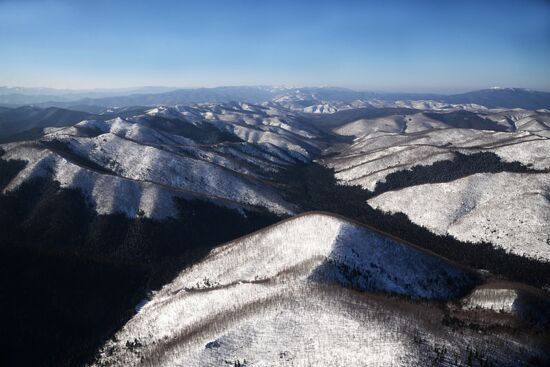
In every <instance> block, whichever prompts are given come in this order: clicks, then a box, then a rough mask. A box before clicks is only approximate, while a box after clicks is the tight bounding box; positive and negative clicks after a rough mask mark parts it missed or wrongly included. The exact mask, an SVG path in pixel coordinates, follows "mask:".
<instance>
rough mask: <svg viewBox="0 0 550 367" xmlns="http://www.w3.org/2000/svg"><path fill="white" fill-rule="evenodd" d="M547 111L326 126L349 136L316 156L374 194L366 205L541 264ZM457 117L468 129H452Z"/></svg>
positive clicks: (549, 166) (549, 148)
mask: <svg viewBox="0 0 550 367" xmlns="http://www.w3.org/2000/svg"><path fill="white" fill-rule="evenodd" d="M448 116H449V117H448ZM548 116H549V115H548V114H547V113H546V112H545V111H540V112H536V111H527V110H512V111H509V110H488V111H486V110H485V109H482V110H480V111H479V112H478V113H473V112H468V113H467V114H466V115H462V112H460V113H459V114H457V113H449V112H441V113H433V112H429V113H428V112H422V113H413V114H411V115H390V116H386V117H381V118H374V119H360V120H357V121H354V122H351V123H348V124H345V125H343V126H341V127H338V128H336V129H334V132H335V133H337V134H340V135H350V136H353V137H355V139H354V140H353V142H352V143H351V144H349V145H346V146H340V147H339V148H338V153H339V154H338V155H335V156H332V157H331V158H328V159H325V160H323V162H324V164H326V165H327V166H329V167H331V168H334V170H335V174H336V177H337V178H338V179H339V180H340V181H341V182H342V183H345V184H349V185H361V186H362V187H363V188H365V189H367V190H370V191H373V192H375V193H376V194H378V193H380V194H379V195H377V196H376V197H374V198H372V199H371V200H369V204H370V205H372V206H373V207H375V208H379V209H381V210H383V211H387V212H391V213H398V212H401V213H405V214H407V216H408V217H409V218H410V219H411V220H412V221H413V222H415V223H417V224H419V225H421V226H424V227H426V228H428V229H430V230H432V231H434V232H435V233H439V234H451V235H453V236H455V237H456V238H458V239H460V240H462V241H467V242H472V243H476V242H484V241H485V242H490V243H493V244H495V245H497V246H500V247H502V248H504V249H505V250H506V251H511V252H513V253H516V254H520V255H526V256H530V257H534V258H542V259H544V260H546V261H548V260H549V259H550V253H549V252H548V250H547V248H548V244H547V241H548V238H550V237H549V235H548V234H549V233H550V227H549V226H548V223H550V206H549V203H548V199H547V197H548V190H549V186H548V183H549V182H550V161H549V159H548V157H549V154H548V153H549V152H550V140H549V139H548V137H547V134H548V132H549V131H550V130H549V129H548V126H547V125H546V123H547V119H548ZM463 121H467V122H468V125H466V126H467V127H468V128H455V126H457V125H458V126H461V125H464V123H463ZM489 128H492V130H493V131H491V130H480V129H489ZM495 130H497V131H495ZM498 130H504V131H502V132H501V131H498Z"/></svg>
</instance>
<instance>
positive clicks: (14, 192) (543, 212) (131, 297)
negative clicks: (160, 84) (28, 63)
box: [0, 88, 550, 366]
mask: <svg viewBox="0 0 550 367" xmlns="http://www.w3.org/2000/svg"><path fill="white" fill-rule="evenodd" d="M263 90H264V92H265V93H268V94H270V95H271V94H273V95H275V96H277V98H278V99H277V101H267V102H262V103H257V104H256V103H249V102H223V103H201V104H183V105H181V104H176V105H156V106H148V107H144V106H129V107H116V106H111V107H108V108H103V107H101V108H94V109H90V111H91V112H85V113H83V112H78V111H70V110H62V109H58V108H56V109H51V110H50V109H43V108H37V107H25V108H21V109H13V108H3V109H0V116H2V115H4V114H6V116H19V117H20V118H19V117H18V118H19V120H6V122H5V123H6V124H7V125H8V126H9V128H10V129H15V130H11V131H10V134H9V136H8V137H7V138H6V140H5V141H6V142H7V143H4V144H1V145H0V171H1V173H2V174H1V175H0V189H1V190H2V194H1V195H0V222H1V223H2V224H5V230H3V231H1V232H0V243H5V244H7V245H8V246H3V247H2V246H0V251H2V254H3V256H4V257H3V258H4V259H5V260H4V262H3V267H2V269H3V271H4V272H5V273H6V276H4V279H12V278H14V277H15V278H17V277H19V275H17V274H21V272H23V273H24V274H25V279H29V281H28V282H27V283H26V286H25V287H24V288H21V289H19V288H17V287H16V288H14V287H11V283H5V284H4V285H3V287H9V289H10V290H9V292H10V293H12V294H13V295H14V296H13V297H11V298H10V299H8V300H6V302H12V303H10V304H11V306H10V307H8V309H9V310H11V311H10V312H7V313H6V314H10V315H13V317H10V320H8V321H7V324H8V326H7V329H9V330H10V331H9V333H11V334H13V335H14V338H12V339H9V341H7V342H6V343H8V344H9V348H11V349H10V350H18V349H17V348H21V347H20V346H19V344H17V343H16V342H15V341H17V340H19V339H18V338H25V340H31V341H32V343H33V344H36V343H39V342H40V341H41V342H42V343H43V344H41V345H42V346H43V348H42V349H45V350H47V351H53V349H55V348H58V347H57V346H59V345H63V346H64V348H63V350H61V349H59V348H58V349H56V352H55V353H53V352H52V353H51V354H50V355H52V361H58V358H61V359H63V360H64V361H66V364H67V365H74V363H73V362H74V361H75V360H78V361H80V362H79V363H81V362H82V361H88V362H89V363H93V362H91V359H90V358H92V356H93V355H94V353H95V352H96V351H97V348H99V346H101V345H104V348H103V349H102V354H101V356H100V359H99V360H96V361H95V363H96V364H97V365H101V364H102V363H105V364H107V365H119V364H121V361H124V362H125V363H126V364H130V365H131V364H142V365H158V364H161V365H162V364H165V365H177V364H178V363H179V364H181V363H183V362H182V361H183V360H185V361H191V362H192V363H191V364H193V365H219V364H220V361H221V362H222V363H225V362H226V361H228V362H229V363H230V364H233V365H235V364H237V365H238V364H239V363H240V364H241V365H264V364H268V365H298V366H300V365H311V364H317V365H318V364H321V363H322V362H324V361H326V360H327V356H328V354H327V353H329V354H332V355H334V356H336V358H337V360H336V362H334V364H336V365H364V364H365V363H367V364H368V363H370V362H372V364H376V363H380V361H381V363H382V364H385V365H431V364H436V365H444V366H451V365H467V364H468V363H470V362H469V361H473V359H474V358H478V362H479V364H487V363H488V361H491V363H493V364H494V365H504V366H507V365H510V366H512V365H517V364H518V362H517V361H526V362H525V363H524V364H526V365H529V363H531V362H529V361H535V362H536V361H543V362H542V363H544V362H546V361H547V359H548V356H547V355H545V354H544V351H545V350H547V348H545V347H544V346H543V345H544V343H543V342H544V336H546V335H547V325H548V323H547V320H548V316H547V314H546V313H545V312H544V310H545V307H546V305H547V304H548V303H547V302H546V301H545V300H546V298H545V297H546V295H545V291H543V290H540V289H539V290H533V289H532V288H530V287H528V286H527V285H525V284H519V285H518V284H517V283H513V285H508V284H509V283H507V282H504V283H503V280H502V279H495V277H501V278H503V279H508V280H511V281H515V282H524V283H527V284H529V285H532V286H536V287H539V288H544V287H547V286H548V284H550V262H549V259H550V253H549V252H548V250H547V247H548V245H547V242H548V233H550V227H549V226H548V223H549V222H550V217H549V213H550V207H549V205H548V197H549V196H548V193H549V189H550V187H549V185H548V182H550V176H549V175H550V160H549V157H550V154H549V152H550V143H549V142H550V140H549V139H550V135H549V134H550V129H549V126H550V112H549V111H548V110H546V109H538V110H527V109H521V108H514V109H506V108H487V107H483V106H480V105H477V104H475V103H468V104H453V103H447V102H444V101H437V100H435V99H421V100H419V99H407V98H402V99H398V100H385V99H376V100H374V99H370V100H365V99H360V98H359V99H355V97H356V96H355V95H353V94H350V95H348V96H347V97H346V98H348V97H349V99H348V100H340V99H337V98H335V97H334V95H335V94H338V93H344V92H343V91H339V90H327V89H323V90H321V89H309V90H307V89H300V90H299V91H298V90H296V89H269V88H265V89H263ZM226 92H227V91H226ZM248 92H251V91H248ZM352 97H353V99H352ZM50 111H53V112H51V113H50ZM10 114H11V115H10ZM25 116H28V117H25ZM56 116H57V117H59V118H57V117H56ZM65 117H66V118H65ZM75 119H76V120H77V121H75ZM13 124H16V125H17V126H16V127H14V126H12V125H13ZM13 132H15V133H13ZM331 170H334V171H331ZM308 210H325V211H327V210H328V211H331V212H334V213H339V214H342V215H345V216H347V217H350V218H353V219H355V220H359V221H361V222H363V223H369V224H371V225H372V226H373V227H376V228H379V229H383V230H384V231H385V232H383V233H381V232H379V231H377V230H374V229H373V228H371V227H367V228H366V227H363V226H361V225H358V224H357V223H355V222H353V221H350V220H347V219H342V218H341V217H337V216H333V215H330V214H320V213H316V214H315V213H314V214H308V215H303V216H299V217H297V218H294V219H291V220H287V221H285V222H282V223H280V224H279V225H277V226H275V227H270V228H268V229H266V230H265V231H262V232H258V233H256V234H254V235H253V236H250V237H245V238H242V239H239V240H235V241H233V242H230V243H229V244H228V245H226V246H224V247H221V248H218V249H215V247H216V246H217V245H219V244H221V243H222V242H226V241H229V240H231V239H234V238H236V237H238V236H241V235H244V234H247V233H250V232H252V231H255V230H258V229H260V228H263V227H265V226H267V225H270V224H272V223H275V222H277V221H280V220H282V219H284V218H285V217H289V216H292V215H294V214H299V213H301V212H304V211H308ZM406 241H410V242H411V243H414V245H411V244H409V243H408V242H406ZM420 248H423V250H421V249H420ZM426 249H429V250H430V251H434V253H431V252H427V251H426ZM435 253H437V255H436V254H435ZM444 257H445V258H448V259H452V260H453V261H455V262H452V261H449V260H446V259H445V258H444ZM75 261H79V263H78V264H79V266H77V267H75V266H74V265H73V264H74V262H75ZM464 265H468V266H470V267H473V268H475V269H484V271H483V272H481V273H482V276H480V274H478V272H477V271H476V270H471V269H470V268H467V267H465V266H464ZM52 268H54V269H56V270H55V271H52ZM76 268H78V271H77V272H76V273H77V274H75V269H76ZM4 269H7V270H4ZM10 269H11V270H10ZM35 269H39V270H35ZM13 274H15V276H14V275H13ZM144 274H145V275H144ZM177 274H179V276H177V277H176V278H175V279H174V276H176V275H177ZM77 275H78V276H77ZM33 277H35V278H37V279H39V281H36V279H35V278H33ZM56 277H57V278H56ZM485 278H488V279H490V284H489V283H487V284H485V283H484V282H485ZM52 279H54V280H55V281H52ZM59 279H63V281H61V282H60V281H59ZM43 280H44V281H45V282H46V284H48V286H47V287H44V286H42V281H43ZM48 281H49V283H48ZM166 282H168V284H166ZM479 282H482V284H479ZM499 282H501V283H499ZM82 284H86V288H87V289H88V288H89V289H90V292H93V294H94V296H93V297H94V304H93V305H91V306H90V305H89V304H88V303H87V302H86V298H85V297H82V294H81V292H82ZM162 284H166V286H165V287H164V288H163V289H162V290H161V291H160V292H158V293H157V294H156V295H155V296H154V297H153V299H152V300H151V301H150V302H148V303H147V305H145V307H143V308H142V309H141V311H140V312H139V313H138V314H137V315H136V316H135V317H134V318H133V319H131V320H130V321H129V322H128V324H127V325H126V326H125V327H124V328H122V329H121V330H120V331H119V332H118V333H117V334H116V335H117V336H116V339H114V340H113V341H112V342H109V343H107V344H105V340H106V339H107V338H108V336H109V335H112V333H113V332H115V328H118V327H121V325H122V324H121V322H122V321H123V320H127V317H129V312H128V310H129V309H132V308H133V307H134V305H135V304H136V303H137V302H138V300H139V299H141V298H143V296H144V294H145V293H146V291H147V290H148V289H158V288H159V287H160V286H161V285H162ZM112 287H116V288H117V289H119V290H120V292H113V291H112V289H111V288H112ZM525 287H527V288H525ZM44 289H48V290H49V289H52V292H48V293H44ZM526 289H527V290H526ZM34 294H37V295H39V296H33V295H34ZM37 297H39V298H40V302H38V303H37V304H40V305H41V306H42V309H43V310H44V314H45V315H47V317H46V318H43V317H42V315H41V314H38V313H36V312H34V311H32V310H30V309H29V308H25V307H20V305H19V304H18V303H17V301H16V300H17V299H25V300H27V302H25V305H27V306H28V307H31V305H33V304H35V303H36V302H35V301H36V298H37ZM11 299H13V300H14V301H11ZM60 302H61V304H62V306H59V304H60ZM75 304H76V305H81V307H79V306H74V305H75ZM27 306H26V307H27ZM81 308H82V310H84V311H82V313H81V311H80V309H81ZM59 309H64V310H65V312H63V313H60V312H58V310H59ZM67 320H69V321H67ZM91 320H92V321H91ZM95 320H98V321H97V322H96V321H95ZM319 320H322V322H319ZM90 322H93V323H94V327H91V326H90ZM72 323H78V324H79V325H84V326H82V330H85V331H84V332H81V331H80V329H79V330H77V331H75V329H72V328H59V327H58V325H60V324H63V325H65V324H67V325H68V324H72ZM96 324H97V325H96ZM20 325H22V326H23V327H20ZM37 325H39V326H40V327H39V330H40V332H36V329H37ZM29 328H30V329H32V330H33V333H32V337H29V335H30V334H29V333H28V332H27V331H26V330H29ZM532 328H535V329H532ZM480 330H481V332H480ZM533 330H538V331H536V332H533ZM545 333H546V334H545ZM45 335H54V336H55V337H53V338H51V339H48V340H47V341H44V339H45V337H44V336H45ZM350 335H351V336H353V338H351V339H350ZM537 335H538V336H537ZM541 335H542V336H541ZM165 337H166V338H165ZM29 338H30V339H29ZM32 338H35V339H32ZM340 341H342V342H340ZM343 341H345V343H343ZM457 341H458V342H457ZM65 346H66V347H65ZM83 346H85V347H83ZM365 346H367V347H365ZM64 349H67V351H65V350H64ZM73 354H74V356H73ZM59 356H61V357H59ZM358 358H359V359H358ZM529 358H530V359H529ZM245 360H246V362H245ZM365 361H366V362H365ZM434 361H435V362H434ZM180 362H181V363H180ZM340 362H341V363H340ZM531 364H533V363H531ZM520 365H521V364H520Z"/></svg>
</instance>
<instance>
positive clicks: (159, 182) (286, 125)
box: [2, 103, 326, 218]
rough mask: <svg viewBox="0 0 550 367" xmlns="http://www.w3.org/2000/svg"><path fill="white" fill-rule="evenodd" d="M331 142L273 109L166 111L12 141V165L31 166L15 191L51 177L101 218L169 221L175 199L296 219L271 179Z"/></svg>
mask: <svg viewBox="0 0 550 367" xmlns="http://www.w3.org/2000/svg"><path fill="white" fill-rule="evenodd" d="M325 144H326V143H324V142H323V141H321V139H319V135H318V132H317V131H316V130H315V129H312V128H311V127H309V126H306V125H304V124H302V123H301V122H300V121H299V119H298V118H297V117H296V116H295V115H293V114H292V113H288V111H286V112H285V111H279V110H277V109H275V108H273V107H262V106H255V105H250V104H245V103H232V104H223V105H216V104H209V105H200V106H174V107H156V108H153V109H150V110H148V111H146V113H145V114H141V115H136V116H132V117H128V118H126V119H123V118H120V117H118V118H115V119H112V120H107V121H95V120H85V121H82V122H79V123H78V124H76V125H74V126H71V127H66V128H48V129H45V135H44V136H43V137H42V138H41V139H40V140H39V141H35V142H20V143H12V144H5V145H2V149H3V151H5V154H4V155H3V159H7V160H10V159H19V160H23V161H26V162H27V166H26V167H25V169H24V170H23V171H22V172H20V173H19V175H17V176H16V177H15V178H14V179H13V180H12V182H10V183H9V185H7V187H6V188H5V191H11V190H15V189H17V188H18V187H19V186H20V185H21V184H22V183H23V182H26V181H27V180H29V179H30V178H32V177H34V176H36V175H41V176H44V175H46V174H51V175H53V178H54V179H55V180H57V181H59V182H60V184H61V187H71V188H79V189H81V190H82V191H83V193H84V194H85V196H87V197H88V199H89V201H90V202H91V203H92V205H93V206H94V207H95V209H96V211H97V212H98V213H101V214H109V213H115V212H122V213H125V214H126V215H128V216H131V217H132V216H135V215H136V214H137V213H139V212H141V211H142V212H143V213H144V214H145V215H146V216H149V217H154V218H164V217H166V216H170V215H173V214H174V210H175V208H174V205H173V202H172V200H171V198H172V197H174V196H181V197H184V198H201V199H206V200H209V201H213V202H215V203H219V204H221V205H229V206H232V207H240V206H247V207H250V206H252V207H259V208H265V209H268V210H270V211H272V212H275V213H280V214H283V213H284V214H289V213H292V212H293V210H294V207H293V205H292V204H290V203H287V202H286V201H285V200H284V199H282V197H281V196H280V194H279V193H278V192H277V191H276V190H275V189H274V188H273V187H272V184H271V182H270V178H271V176H272V175H273V173H275V172H277V171H279V170H280V169H281V168H282V167H285V166H288V165H289V164H294V163H297V162H307V161H309V160H310V159H311V158H312V157H313V155H314V154H316V152H318V151H319V150H320V149H322V148H323V147H324V145H325Z"/></svg>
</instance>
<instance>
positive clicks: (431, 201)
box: [369, 172, 550, 261]
mask: <svg viewBox="0 0 550 367" xmlns="http://www.w3.org/2000/svg"><path fill="white" fill-rule="evenodd" d="M549 182H550V174H548V173H540V174H521V173H508V172H502V173H496V174H489V173H480V174H475V175H472V176H468V177H465V178H461V179H458V180H455V181H451V182H445V183H436V184H425V185H418V186H412V187H408V188H404V189H401V190H398V191H388V192H386V193H383V194H381V195H379V196H377V197H375V198H373V199H370V200H369V204H370V205H372V206H373V207H375V208H379V209H382V210H384V211H388V212H392V213H395V212H401V213H405V214H407V216H408V217H409V218H410V219H411V220H412V221H413V222H414V223H417V224H419V225H421V226H424V227H426V228H428V229H430V230H431V231H434V232H435V233H438V234H446V233H448V234H451V235H452V236H454V237H456V238H457V239H459V240H461V241H467V242H483V241H485V242H490V243H493V244H495V245H497V246H499V247H502V248H504V249H506V250H507V251H511V252H512V253H515V254H519V255H524V256H529V257H532V258H536V259H541V260H544V261H550V247H549V246H548V241H549V240H550V235H549V234H550V201H549V200H548V193H549V191H548V190H549V186H548V184H549ZM495 193H498V194H495ZM426 208H430V209H429V210H426Z"/></svg>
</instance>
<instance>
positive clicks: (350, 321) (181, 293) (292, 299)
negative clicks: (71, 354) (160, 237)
mask: <svg viewBox="0 0 550 367" xmlns="http://www.w3.org/2000/svg"><path fill="white" fill-rule="evenodd" d="M476 279H477V275H476V274H474V273H473V272H471V271H470V270H467V269H465V268H462V267H461V266H458V265H456V264H453V263H451V262H448V261H447V260H445V259H443V258H440V257H438V256H436V255H433V254H430V253H426V252H424V251H422V250H419V249H417V248H415V247H411V246H410V245H407V244H404V243H401V242H399V241H397V240H395V239H393V238H391V237H387V236H385V235H383V234H381V233H378V232H375V231H373V230H371V229H368V228H365V227H362V226H361V225H358V224H356V223H353V222H349V221H347V220H345V219H343V218H341V217H335V216H332V215H328V214H324V213H311V214H306V215H302V216H299V217H295V218H293V219H290V220H287V221H285V222H282V223H279V224H277V225H274V226H272V227H269V228H267V229H265V230H261V231H259V232H257V233H255V234H252V235H249V236H246V237H244V238H241V239H238V240H235V241H232V242H230V243H228V244H227V245H225V246H222V247H220V248H217V249H216V250H214V251H212V252H211V254H210V255H209V256H208V257H207V258H206V259H205V260H203V261H201V262H200V263H198V264H196V265H194V266H193V267H191V268H190V269H188V270H185V271H183V272H182V273H181V274H180V275H179V276H178V277H177V278H176V279H175V280H174V281H173V282H171V283H170V284H168V285H166V286H165V287H164V288H163V289H162V290H160V291H159V292H158V293H156V294H155V295H154V297H153V298H152V299H151V300H150V301H149V302H147V303H146V304H145V305H144V306H143V307H142V308H141V309H140V310H139V312H138V313H137V314H136V316H134V318H133V319H131V320H130V321H129V322H128V323H127V324H126V325H125V326H124V327H123V328H122V329H121V330H120V331H119V332H118V333H117V334H116V336H115V338H113V339H112V340H111V341H109V342H108V343H107V344H106V345H105V346H104V347H103V348H102V350H101V353H100V355H99V359H98V360H97V361H96V362H95V363H94V365H97V366H115V365H117V366H118V365H127V366H132V365H143V366H153V365H155V366H176V365H181V364H187V365H200V366H219V365H223V364H224V363H229V364H234V363H237V362H238V363H241V364H242V365H246V366H265V365H272V366H287V365H293V366H310V365H325V364H326V363H327V361H331V364H332V365H336V366H364V365H372V366H380V365H384V366H409V365H431V364H432V363H433V361H434V359H438V358H439V359H440V362H441V365H450V364H452V362H453V361H454V363H458V362H460V363H463V364H465V363H466V361H467V359H468V354H469V352H468V351H469V349H470V348H474V346H475V349H476V350H477V352H476V353H478V354H479V355H480V358H482V359H484V361H486V360H487V359H489V360H490V361H491V362H492V363H496V364H498V365H502V366H512V365H516V363H517V361H518V358H519V356H520V353H527V354H533V355H539V354H541V351H540V350H539V351H537V347H535V345H530V344H529V342H528V341H526V340H524V341H521V340H520V339H519V338H517V337H514V336H512V335H509V334H507V333H505V332H504V333H502V334H498V333H492V332H489V333H487V332H483V333H479V332H475V331H471V330H468V329H462V330H461V331H460V332H457V331H456V329H453V328H450V327H444V326H442V325H441V324H440V321H439V320H440V318H441V317H443V315H442V314H441V311H440V310H438V308H437V307H435V304H431V303H429V302H425V303H424V304H423V305H422V306H419V305H415V304H414V303H408V302H407V301H402V300H400V299H399V298H398V299H396V298H387V296H385V295H382V294H378V295H376V294H372V293H365V291H378V292H383V293H385V294H387V293H389V294H399V295H406V296H411V297H421V298H427V299H433V298H436V299H444V300H445V299H450V298H451V299H452V298H456V297H458V296H459V295H461V294H464V292H465V291H467V290H469V289H472V287H473V286H474V284H475V282H476ZM353 289H356V290H353ZM357 290H359V291H357ZM403 302H404V303H403ZM412 320H414V322H413V321H412ZM539 358H546V357H544V355H543V354H542V355H541V356H540V357H539ZM520 365H521V364H520Z"/></svg>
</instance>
